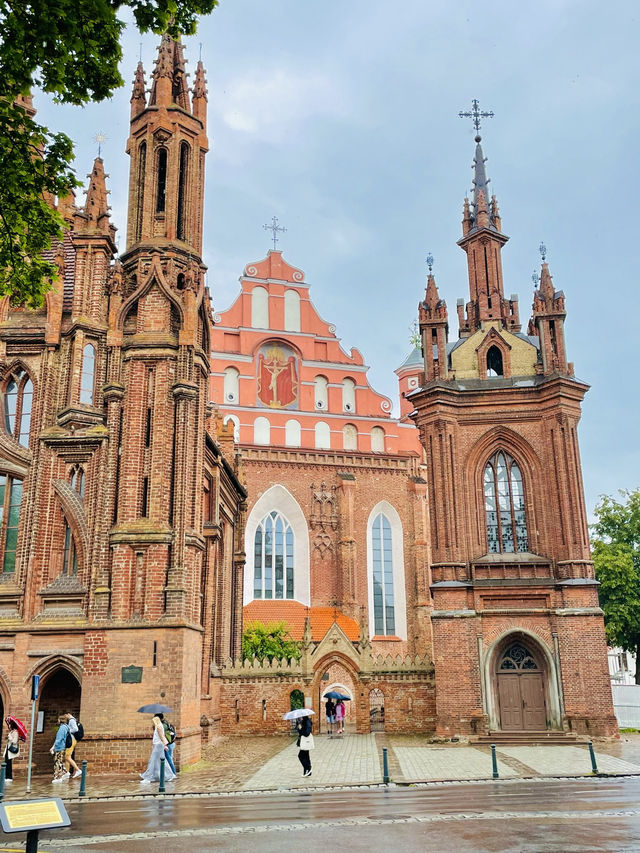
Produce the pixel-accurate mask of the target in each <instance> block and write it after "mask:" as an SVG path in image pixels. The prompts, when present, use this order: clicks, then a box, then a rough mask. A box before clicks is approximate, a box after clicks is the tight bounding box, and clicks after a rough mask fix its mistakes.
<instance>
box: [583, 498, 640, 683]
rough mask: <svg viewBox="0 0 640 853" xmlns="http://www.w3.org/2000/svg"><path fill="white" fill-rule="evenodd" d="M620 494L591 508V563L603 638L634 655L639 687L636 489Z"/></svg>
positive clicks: (639, 512)
mask: <svg viewBox="0 0 640 853" xmlns="http://www.w3.org/2000/svg"><path fill="white" fill-rule="evenodd" d="M620 495H621V498H622V499H621V500H616V499H615V498H612V497H610V496H608V495H605V496H603V497H602V499H601V501H600V503H599V504H598V506H597V507H596V509H595V516H596V519H597V521H596V522H595V524H593V525H592V531H593V534H594V536H593V537H592V545H593V561H594V565H595V570H596V577H597V579H598V580H599V581H600V591H599V592H600V604H601V606H602V609H603V610H604V619H605V628H606V632H607V638H608V640H609V643H610V644H611V645H612V646H619V647H620V648H621V649H623V650H624V651H626V652H632V653H633V654H635V656H636V684H640V490H638V489H636V490H635V491H631V492H630V491H621V492H620Z"/></svg>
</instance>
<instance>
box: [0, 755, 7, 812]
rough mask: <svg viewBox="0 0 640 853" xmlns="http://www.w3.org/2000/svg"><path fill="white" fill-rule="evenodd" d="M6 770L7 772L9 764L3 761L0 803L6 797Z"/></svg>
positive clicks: (0, 771)
mask: <svg viewBox="0 0 640 853" xmlns="http://www.w3.org/2000/svg"><path fill="white" fill-rule="evenodd" d="M6 772H7V765H6V764H5V763H4V761H3V762H2V764H0V803H1V802H2V801H3V799H4V780H5V774H6Z"/></svg>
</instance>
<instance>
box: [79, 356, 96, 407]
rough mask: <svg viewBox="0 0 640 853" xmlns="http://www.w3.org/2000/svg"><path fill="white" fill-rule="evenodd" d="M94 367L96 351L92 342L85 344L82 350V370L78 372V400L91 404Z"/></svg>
mask: <svg viewBox="0 0 640 853" xmlns="http://www.w3.org/2000/svg"><path fill="white" fill-rule="evenodd" d="M95 368H96V351H95V349H94V347H93V344H85V347H84V349H83V350H82V370H81V372H80V402H81V403H88V404H89V405H90V406H91V405H92V404H93V386H94V379H95Z"/></svg>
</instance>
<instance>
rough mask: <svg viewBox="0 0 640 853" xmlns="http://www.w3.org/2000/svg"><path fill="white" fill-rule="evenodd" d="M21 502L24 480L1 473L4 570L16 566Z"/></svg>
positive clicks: (0, 511)
mask: <svg viewBox="0 0 640 853" xmlns="http://www.w3.org/2000/svg"><path fill="white" fill-rule="evenodd" d="M21 503H22V480H18V479H16V478H15V477H10V476H9V475H8V474H0V526H1V530H2V534H1V539H0V550H1V551H2V571H3V572H13V571H15V568H16V553H17V550H18V525H19V523H20V504H21Z"/></svg>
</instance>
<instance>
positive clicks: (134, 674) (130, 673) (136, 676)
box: [122, 666, 142, 684]
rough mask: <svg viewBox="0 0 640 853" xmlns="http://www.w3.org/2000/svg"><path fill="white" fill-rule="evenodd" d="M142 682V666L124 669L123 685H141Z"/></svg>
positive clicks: (124, 667) (125, 667)
mask: <svg viewBox="0 0 640 853" xmlns="http://www.w3.org/2000/svg"><path fill="white" fill-rule="evenodd" d="M141 681H142V667H141V666H123V667H122V683H123V684H140V682H141Z"/></svg>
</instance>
